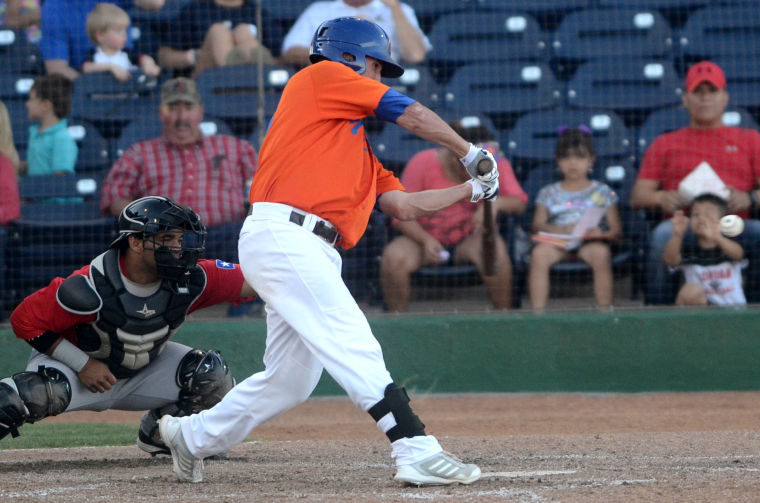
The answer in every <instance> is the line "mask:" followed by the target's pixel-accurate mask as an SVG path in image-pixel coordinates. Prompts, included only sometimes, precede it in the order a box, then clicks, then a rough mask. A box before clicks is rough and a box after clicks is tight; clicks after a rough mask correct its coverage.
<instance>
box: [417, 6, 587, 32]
mask: <svg viewBox="0 0 760 503" xmlns="http://www.w3.org/2000/svg"><path fill="white" fill-rule="evenodd" d="M431 3H434V2H431ZM475 3H476V5H477V9H478V10H481V11H485V10H491V11H500V10H501V11H503V10H509V11H512V12H527V13H528V14H530V15H531V16H533V17H535V18H536V20H537V21H538V23H539V24H540V25H541V27H542V28H543V29H544V30H545V31H554V30H555V29H556V28H557V25H558V24H559V23H560V22H561V21H562V19H563V18H564V17H565V16H566V15H567V14H568V13H569V12H573V11H576V10H580V9H587V8H590V7H591V6H592V5H593V4H594V0H564V1H559V0H533V1H531V2H526V1H525V0H475Z"/></svg>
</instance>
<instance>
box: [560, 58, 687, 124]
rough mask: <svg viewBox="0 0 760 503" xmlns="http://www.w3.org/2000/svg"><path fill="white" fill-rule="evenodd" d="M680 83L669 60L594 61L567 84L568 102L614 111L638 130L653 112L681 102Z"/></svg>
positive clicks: (580, 69) (584, 66)
mask: <svg viewBox="0 0 760 503" xmlns="http://www.w3.org/2000/svg"><path fill="white" fill-rule="evenodd" d="M681 82H682V79H681V77H680V76H678V74H677V73H676V70H675V68H674V67H673V64H672V63H671V62H670V61H668V60H658V59H648V58H601V59H595V60H592V61H589V62H587V63H584V64H582V65H581V66H580V67H579V68H578V70H577V71H576V73H575V75H574V76H573V78H572V79H570V82H568V86H567V88H568V91H567V103H568V105H569V106H570V107H573V108H602V109H610V110H614V111H615V112H617V113H618V114H620V115H621V117H623V120H625V121H626V124H628V125H629V126H631V127H637V126H639V125H640V124H641V123H642V122H643V120H644V118H645V117H646V114H647V113H648V112H650V111H651V110H654V109H656V108H662V107H665V106H670V105H675V104H678V103H680V102H681V97H680V93H681Z"/></svg>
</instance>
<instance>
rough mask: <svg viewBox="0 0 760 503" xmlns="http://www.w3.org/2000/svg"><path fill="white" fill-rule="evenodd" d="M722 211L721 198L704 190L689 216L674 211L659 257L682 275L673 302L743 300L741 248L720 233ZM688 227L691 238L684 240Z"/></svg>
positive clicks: (682, 303)
mask: <svg viewBox="0 0 760 503" xmlns="http://www.w3.org/2000/svg"><path fill="white" fill-rule="evenodd" d="M726 212H727V207H726V202H725V201H724V200H723V199H721V198H720V197H718V196H716V195H714V194H710V193H706V194H702V195H700V196H697V197H696V198H694V201H693V202H692V204H691V216H690V217H687V216H686V215H685V214H684V212H683V210H676V212H675V213H674V214H673V217H672V218H671V219H670V222H671V224H672V226H673V233H672V234H671V235H670V239H669V240H668V243H667V245H665V253H664V254H663V259H664V260H665V263H666V264H667V265H668V266H670V267H673V268H678V269H680V270H681V271H683V274H684V279H685V283H684V285H683V286H682V287H681V289H680V290H679V291H678V295H677V296H676V304H677V305H679V306H683V305H707V304H717V305H733V304H746V303H747V300H746V299H745V297H744V291H743V290H742V268H743V267H744V266H745V265H746V261H743V260H742V259H743V258H744V249H743V248H742V245H740V244H739V243H738V242H736V241H734V240H733V239H729V238H727V237H725V236H723V234H721V232H720V219H721V217H722V216H724V215H725V214H726ZM689 229H690V230H691V232H692V233H693V234H694V237H695V239H694V240H692V241H690V242H684V235H685V234H686V232H687V230H689Z"/></svg>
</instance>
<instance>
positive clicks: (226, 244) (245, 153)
mask: <svg viewBox="0 0 760 503" xmlns="http://www.w3.org/2000/svg"><path fill="white" fill-rule="evenodd" d="M159 115H160V118H161V122H162V123H163V135H162V136H161V137H159V138H153V139H151V140H146V141H141V142H138V143H135V144H134V145H132V146H131V147H129V148H128V149H127V150H126V152H124V155H122V156H121V158H120V159H119V160H118V161H116V162H115V163H114V165H113V166H112V167H111V170H110V171H109V172H108V176H107V177H106V179H105V181H104V182H103V188H102V191H101V200H100V206H101V208H102V209H103V211H105V212H108V213H110V214H112V215H119V214H120V213H121V210H122V209H124V207H125V206H126V205H127V204H129V203H130V202H132V201H134V200H135V199H138V198H140V197H144V196H148V195H162V196H166V197H169V198H172V199H174V200H175V201H178V202H180V203H182V204H184V205H187V206H190V207H191V208H192V209H193V210H194V211H195V212H196V213H198V214H199V215H200V216H201V220H202V221H203V223H204V224H205V225H206V229H207V232H208V234H207V238H206V251H207V253H208V254H209V256H213V257H218V258H221V259H224V260H227V261H229V262H237V239H238V234H239V231H240V226H241V225H242V223H243V219H244V218H245V213H246V204H247V197H246V196H247V193H248V187H249V186H250V182H251V180H252V179H253V175H254V172H255V171H256V165H257V153H256V150H255V149H254V148H253V146H252V145H251V144H250V143H248V142H247V141H243V140H240V139H238V138H235V137H232V136H227V135H212V136H204V135H203V133H202V132H201V130H200V126H199V125H200V123H201V121H202V119H203V105H202V104H201V99H200V94H199V93H198V88H197V87H196V85H195V82H194V81H192V80H190V79H187V78H176V79H171V80H169V81H167V82H166V83H164V85H163V86H162V88H161V107H160V109H159Z"/></svg>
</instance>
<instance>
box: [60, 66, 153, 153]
mask: <svg viewBox="0 0 760 503" xmlns="http://www.w3.org/2000/svg"><path fill="white" fill-rule="evenodd" d="M160 88H161V83H160V82H159V81H157V80H155V79H150V78H147V77H145V76H144V75H133V77H132V79H130V80H129V81H127V82H119V81H118V80H116V79H115V78H114V77H113V76H112V75H111V74H110V73H88V74H84V75H81V76H80V77H79V78H77V80H76V82H75V83H74V96H73V97H72V104H71V114H70V116H71V117H75V118H78V119H84V120H86V121H89V122H91V123H92V124H94V125H95V127H97V128H98V129H99V130H100V132H101V134H102V135H103V136H104V137H105V138H116V137H118V136H119V133H120V131H121V128H122V127H124V125H125V124H126V123H128V122H130V121H132V120H134V119H137V118H139V117H145V116H156V115H157V114H158V107H159V95H160Z"/></svg>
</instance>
